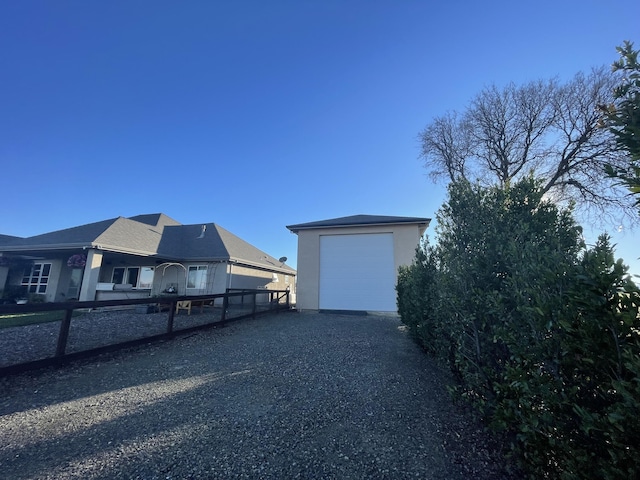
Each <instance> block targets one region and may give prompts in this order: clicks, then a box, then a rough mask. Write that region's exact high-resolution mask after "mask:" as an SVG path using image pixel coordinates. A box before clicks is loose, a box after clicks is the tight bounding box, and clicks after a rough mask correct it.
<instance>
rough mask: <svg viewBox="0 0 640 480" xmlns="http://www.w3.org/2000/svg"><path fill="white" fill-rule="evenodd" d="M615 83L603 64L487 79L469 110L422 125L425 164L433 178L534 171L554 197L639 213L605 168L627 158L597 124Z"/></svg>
mask: <svg viewBox="0 0 640 480" xmlns="http://www.w3.org/2000/svg"><path fill="white" fill-rule="evenodd" d="M615 86H616V76H615V74H614V73H612V72H611V71H609V70H608V69H605V68H600V69H594V70H593V71H592V72H591V73H590V74H583V73H579V74H577V75H576V76H575V77H574V78H572V79H571V80H569V81H568V82H566V83H560V82H559V81H557V80H555V79H554V80H546V81H545V80H539V81H535V82H530V83H527V84H525V85H522V86H517V85H514V84H509V85H507V86H506V87H504V88H501V89H500V88H498V87H496V86H490V87H487V88H485V89H483V90H482V91H481V92H480V93H479V94H478V95H476V96H475V97H474V98H473V99H472V101H471V102H470V104H469V106H468V107H467V108H466V110H465V111H464V112H462V113H458V112H448V113H446V114H445V115H443V116H441V117H436V118H435V119H433V120H432V121H431V123H429V124H428V125H427V126H426V128H425V129H424V130H423V131H422V132H421V133H420V140H421V144H422V158H423V159H424V161H425V166H426V167H427V169H428V170H429V171H430V174H431V175H432V177H433V178H434V179H442V178H445V179H447V180H456V179H459V178H465V179H467V180H469V181H472V182H475V181H479V182H480V183H482V184H485V185H495V184H498V185H500V186H503V187H506V186H508V185H509V184H510V183H511V182H512V181H514V180H517V179H519V178H521V177H522V176H524V175H530V174H532V175H534V176H535V177H536V178H538V179H539V180H540V181H541V182H542V188H543V191H544V192H545V193H546V194H547V196H548V197H549V198H553V199H554V200H556V201H558V202H566V201H575V202H576V205H577V207H578V209H579V210H582V211H583V213H598V214H610V215H613V216H614V217H616V218H618V219H619V218H622V217H627V218H633V219H635V218H636V215H635V213H636V212H635V210H634V209H633V202H632V201H629V198H628V196H626V195H625V192H624V191H623V190H621V189H620V188H617V187H616V185H615V182H614V181H612V179H611V178H610V177H609V176H608V175H606V173H605V166H606V165H624V164H625V161H626V162H628V160H625V157H626V155H625V153H624V152H622V151H621V149H620V148H619V146H618V145H617V144H616V141H615V138H614V136H613V135H612V134H611V132H610V131H608V130H607V129H603V128H600V126H599V122H601V119H602V115H603V114H602V109H601V108H599V105H602V104H608V103H611V101H612V99H613V90H614V87H615Z"/></svg>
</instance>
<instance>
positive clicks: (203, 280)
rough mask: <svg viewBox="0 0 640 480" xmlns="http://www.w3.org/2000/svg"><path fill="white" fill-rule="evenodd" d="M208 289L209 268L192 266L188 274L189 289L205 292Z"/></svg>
mask: <svg viewBox="0 0 640 480" xmlns="http://www.w3.org/2000/svg"><path fill="white" fill-rule="evenodd" d="M206 287H207V266H206V265H192V266H191V267H189V271H188V273H187V288H197V289H200V290H204V289H205V288H206Z"/></svg>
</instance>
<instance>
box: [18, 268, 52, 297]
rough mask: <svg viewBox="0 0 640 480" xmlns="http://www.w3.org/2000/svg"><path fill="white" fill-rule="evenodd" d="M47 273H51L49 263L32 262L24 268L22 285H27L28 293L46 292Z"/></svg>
mask: <svg viewBox="0 0 640 480" xmlns="http://www.w3.org/2000/svg"><path fill="white" fill-rule="evenodd" d="M49 275H51V264H50V263H34V264H33V265H31V266H29V267H26V268H25V269H24V273H23V274H22V285H25V286H26V287H27V291H28V292H29V293H47V285H48V284H49Z"/></svg>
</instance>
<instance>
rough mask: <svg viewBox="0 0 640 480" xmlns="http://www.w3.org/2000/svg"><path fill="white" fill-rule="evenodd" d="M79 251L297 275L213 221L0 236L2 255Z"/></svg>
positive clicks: (141, 219)
mask: <svg viewBox="0 0 640 480" xmlns="http://www.w3.org/2000/svg"><path fill="white" fill-rule="evenodd" d="M203 227H204V228H203ZM78 248H83V249H84V248H97V249H100V250H104V251H109V252H116V253H125V254H132V255H139V256H155V257H159V258H162V259H170V260H174V261H205V262H207V261H209V262H210V261H231V262H236V263H242V264H246V265H250V266H254V267H258V268H263V269H268V270H276V271H279V272H284V273H292V274H295V270H293V269H292V268H291V267H289V266H288V265H285V264H283V263H282V262H279V261H278V260H276V259H275V258H274V257H272V256H270V255H268V254H266V253H265V252H263V251H261V250H259V249H257V248H256V247H254V246H253V245H251V244H249V243H247V242H245V241H244V240H242V239H241V238H239V237H237V236H235V235H234V234H232V233H231V232H229V231H227V230H225V229H224V228H222V227H220V226H218V225H216V224H215V223H207V224H204V225H202V224H196V225H182V224H180V223H179V222H177V221H176V220H174V219H172V218H170V217H168V216H166V215H164V214H162V213H158V214H147V215H137V216H135V217H130V218H125V217H117V218H112V219H109V220H103V221H100V222H95V223H90V224H87V225H80V226H77V227H72V228H67V229H64V230H58V231H55V232H49V233H45V234H42V235H35V236H32V237H26V238H20V237H12V236H9V235H0V252H27V251H51V250H74V249H78Z"/></svg>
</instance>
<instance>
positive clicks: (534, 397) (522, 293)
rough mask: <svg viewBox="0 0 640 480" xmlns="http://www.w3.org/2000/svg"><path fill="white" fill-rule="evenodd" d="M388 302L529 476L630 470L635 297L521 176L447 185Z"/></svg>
mask: <svg viewBox="0 0 640 480" xmlns="http://www.w3.org/2000/svg"><path fill="white" fill-rule="evenodd" d="M437 220H438V227H437V238H438V242H437V244H435V245H431V244H429V243H428V242H425V243H423V244H422V245H421V246H420V248H419V249H418V250H417V253H416V258H415V262H414V264H413V265H411V266H410V267H404V268H402V269H401V270H400V272H399V279H398V285H397V299H398V310H399V313H400V315H401V318H402V321H403V322H404V323H405V324H406V325H407V326H408V328H409V330H410V331H411V333H412V334H413V336H414V338H415V339H416V340H417V341H418V342H419V343H420V344H421V346H422V347H423V348H424V349H425V350H426V351H427V352H428V353H429V354H431V355H433V356H435V357H437V358H439V359H440V360H441V361H442V362H445V363H447V364H448V365H449V367H450V368H451V370H452V371H453V373H454V374H455V376H456V377H457V379H458V380H459V383H458V387H457V388H456V389H455V393H456V395H458V396H460V397H463V398H465V399H467V400H468V401H470V402H471V404H472V405H473V406H474V407H475V408H476V410H477V412H479V413H480V414H481V415H482V416H483V418H484V419H485V420H486V421H487V423H488V424H489V425H490V426H491V427H493V428H494V429H496V430H497V431H499V432H502V433H503V434H504V438H505V442H506V446H507V449H508V452H509V453H510V454H511V455H512V456H513V458H514V459H515V460H516V461H517V463H518V465H519V467H521V468H523V469H524V471H526V472H527V473H528V474H529V475H530V477H531V478H558V479H585V478H594V479H595V478H598V479H625V480H626V479H630V478H631V479H632V478H640V475H639V468H640V467H639V466H638V458H640V375H639V373H640V318H639V307H640V294H639V292H638V289H637V288H636V286H635V285H634V284H633V282H632V281H631V280H630V278H629V276H628V275H627V268H626V267H625V266H624V265H623V263H622V261H620V260H619V261H617V262H616V261H615V260H614V253H613V247H612V246H611V244H610V242H609V238H608V237H607V236H606V235H603V236H601V237H600V238H599V240H598V242H597V244H596V245H595V246H593V247H591V248H586V247H585V245H584V243H583V241H582V240H581V228H580V227H579V226H578V225H577V224H576V223H575V221H574V219H573V217H572V215H571V212H570V211H568V210H566V211H564V210H559V209H558V208H557V207H556V206H555V205H553V204H551V203H549V202H545V201H544V200H543V198H542V193H541V191H540V189H539V187H538V185H537V184H536V182H535V181H533V180H532V179H526V180H523V181H521V182H519V183H517V184H515V185H513V186H511V187H510V188H506V189H504V188H489V189H486V188H481V187H479V186H474V185H471V184H469V183H466V182H459V183H453V184H451V185H450V187H449V196H448V201H447V203H445V204H444V205H443V207H442V208H441V209H440V211H439V212H438V215H437Z"/></svg>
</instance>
